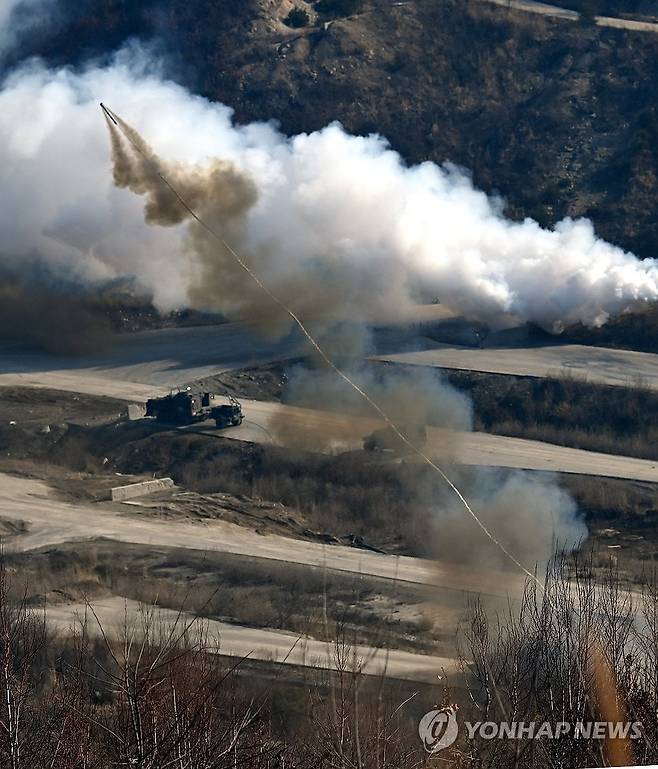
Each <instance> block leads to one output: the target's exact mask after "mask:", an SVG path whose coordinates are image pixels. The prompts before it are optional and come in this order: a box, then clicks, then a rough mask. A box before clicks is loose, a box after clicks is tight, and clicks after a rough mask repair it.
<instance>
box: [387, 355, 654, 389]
mask: <svg viewBox="0 0 658 769" xmlns="http://www.w3.org/2000/svg"><path fill="white" fill-rule="evenodd" d="M374 360H383V361H388V362H391V363H405V364H408V365H411V366H430V367H434V368H451V369H461V370H464V371H483V372H487V373H491V374H512V375H515V376H531V377H555V376H564V375H567V376H573V377H576V378H578V379H581V380H582V381H588V382H593V383H598V384H607V385H615V386H619V387H634V386H637V385H638V384H642V385H643V386H647V387H651V388H653V389H658V355H655V354H652V353H648V352H634V351H632V350H610V349H607V348H605V347H587V346H585V345H578V344H565V345H554V346H547V347H517V348H514V347H510V348H503V347H492V348H486V347H485V348H482V349H477V348H470V347H452V346H449V345H437V347H436V348H435V349H432V350H423V351H420V352H406V353H399V354H394V355H382V356H377V357H376V358H374Z"/></svg>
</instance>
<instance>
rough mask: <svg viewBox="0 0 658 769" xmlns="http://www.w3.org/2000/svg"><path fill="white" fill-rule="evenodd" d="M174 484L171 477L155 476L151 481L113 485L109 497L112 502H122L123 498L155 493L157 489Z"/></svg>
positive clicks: (170, 486)
mask: <svg viewBox="0 0 658 769" xmlns="http://www.w3.org/2000/svg"><path fill="white" fill-rule="evenodd" d="M173 485H174V482H173V480H172V479H171V478H157V479H155V480H153V481H143V482H142V483H131V484H130V485H129V486H115V487H114V488H113V489H111V490H110V498H111V499H112V501H113V502H123V500H124V499H134V498H135V497H144V496H146V495H147V494H155V493H156V492H158V491H164V490H165V489H170V488H172V487H173Z"/></svg>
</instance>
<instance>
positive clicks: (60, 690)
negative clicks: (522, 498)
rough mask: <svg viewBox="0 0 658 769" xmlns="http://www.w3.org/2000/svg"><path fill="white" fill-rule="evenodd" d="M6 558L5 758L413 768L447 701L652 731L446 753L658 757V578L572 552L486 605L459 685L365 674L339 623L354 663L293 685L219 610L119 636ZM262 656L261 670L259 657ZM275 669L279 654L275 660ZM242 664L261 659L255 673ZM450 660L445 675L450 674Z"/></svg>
mask: <svg viewBox="0 0 658 769" xmlns="http://www.w3.org/2000/svg"><path fill="white" fill-rule="evenodd" d="M21 596H22V594H21V592H20V590H19V591H18V593H16V591H15V589H14V586H11V585H10V584H9V582H8V579H7V572H6V571H5V569H4V568H2V569H1V570H0V658H1V659H2V660H3V665H2V666H1V667H0V693H1V695H2V696H0V766H2V767H8V768H11V769H21V768H23V767H24V768H25V769H27V768H28V767H29V769H33V768H36V769H40V767H44V769H45V767H47V766H48V767H52V766H58V767H62V768H63V769H69V768H71V769H73V767H75V768H76V769H78V767H79V768H80V769H83V767H89V766H94V767H101V768H103V769H104V768H105V767H108V769H109V767H111V766H138V767H143V768H144V769H146V768H147V767H148V769H164V767H169V766H173V767H176V768H177V769H178V767H181V769H202V767H203V768H204V769H208V767H212V768H213V769H221V768H222V767H226V768H227V769H228V768H229V767H236V766H241V765H246V766H250V767H254V769H261V768H262V769H265V768H267V769H275V767H278V768H279V769H280V768H281V767H283V766H287V767H296V768H297V769H303V768H304V767H309V769H310V768H311V767H313V769H355V767H360V769H386V768H387V767H388V768H390V769H411V767H416V768H417V769H421V767H427V766H429V765H433V763H430V759H428V758H427V757H426V756H424V755H423V754H422V752H421V746H420V742H419V741H418V736H417V723H418V720H419V718H420V717H421V716H422V715H423V714H424V713H425V712H426V711H428V710H430V709H432V708H433V707H435V706H436V705H447V704H448V703H453V704H455V705H457V706H458V707H459V712H458V717H459V720H460V721H466V720H469V721H494V722H499V721H501V720H503V721H516V722H525V723H528V722H531V721H534V722H536V723H541V722H542V721H544V720H545V721H548V722H549V723H551V724H553V725H554V724H556V723H557V722H569V723H571V724H574V723H576V722H578V721H584V722H588V721H611V722H616V721H634V722H639V723H641V725H642V726H641V737H640V738H639V739H637V740H606V741H603V740H587V739H574V738H573V737H572V736H571V735H568V736H564V737H562V738H561V739H558V740H550V739H535V740H527V739H524V740H519V741H516V740H505V739H503V740H500V739H496V740H481V739H479V738H476V739H473V740H468V739H467V738H466V734H465V730H464V729H463V728H462V730H461V733H460V736H459V739H458V742H457V743H456V744H455V745H454V746H453V747H452V748H450V749H448V750H445V751H443V752H442V753H441V754H440V759H441V762H442V764H444V765H445V766H446V767H454V768H455V769H494V767H495V769H507V767H509V768H510V769H512V767H514V768H515V769H521V767H532V768H533V769H543V768H544V767H547V768H548V767H551V768H553V767H564V768H565V769H566V768H567V767H573V766H585V765H587V766H594V765H599V766H601V765H616V764H619V763H621V761H622V760H623V761H624V762H625V763H627V764H633V763H649V762H651V761H655V760H656V758H658V753H657V752H656V751H657V748H656V745H657V744H658V743H657V739H658V719H657V717H656V713H657V712H658V691H657V689H656V676H655V671H656V667H657V665H658V631H657V630H656V628H657V627H658V624H657V622H656V618H657V617H658V588H657V586H656V582H655V580H654V579H652V580H649V581H648V582H645V583H644V584H643V585H642V588H641V590H640V591H639V592H638V593H636V594H634V595H633V596H630V595H629V594H627V593H625V592H623V591H622V590H621V589H620V583H619V580H618V576H617V574H616V573H615V571H614V570H612V569H611V570H609V572H608V574H607V578H606V580H604V582H603V583H602V584H601V583H595V582H594V580H593V578H592V568H591V564H590V563H588V562H560V563H557V564H556V565H555V566H554V567H553V568H552V570H551V572H550V574H549V578H548V582H547V588H546V592H545V593H541V592H540V591H538V590H537V589H536V586H535V587H534V588H533V585H532V584H529V585H528V587H527V590H526V595H525V600H524V601H523V602H522V605H521V607H520V609H519V610H514V611H511V612H510V613H509V614H507V615H503V616H499V617H495V616H491V615H490V613H488V612H487V611H486V610H485V608H484V607H483V606H481V605H479V604H477V603H474V604H473V605H472V607H471V610H470V615H469V619H468V622H467V623H466V624H465V626H464V633H463V652H464V675H463V679H462V680H461V682H457V683H455V682H453V683H454V687H453V685H452V684H451V688H445V689H443V690H441V689H439V688H438V687H437V688H434V689H430V688H428V687H425V686H418V687H416V686H414V687H412V686H410V685H405V686H401V685H396V684H394V683H392V682H387V681H386V680H382V679H368V678H367V677H364V676H362V675H360V673H359V672H358V663H355V661H354V659H353V656H352V654H351V652H350V644H349V643H348V642H347V640H346V638H345V637H344V636H341V635H340V634H339V636H338V638H337V640H336V643H335V662H336V665H337V672H336V673H333V674H329V673H322V672H320V671H317V672H311V671H307V672H306V674H303V675H301V676H300V677H298V679H297V682H296V683H287V684H286V683H283V682H282V681H281V680H280V679H278V678H277V673H276V669H274V668H272V669H270V670H269V672H267V673H265V675H260V676H258V677H259V678H260V683H256V680H255V679H254V678H253V677H252V676H251V675H250V673H249V668H248V667H247V666H246V665H244V661H240V660H233V661H231V662H228V661H226V660H222V659H221V657H219V656H218V652H219V653H220V654H221V645H220V646H218V645H217V639H214V638H212V637H210V636H209V635H208V633H207V631H206V630H205V628H204V625H203V622H202V621H197V622H194V623H193V624H192V625H189V624H186V621H185V620H184V619H183V617H182V615H181V616H180V617H179V619H178V620H177V622H176V624H173V625H172V624H169V625H163V624H162V623H161V622H159V620H158V618H157V614H155V613H149V612H147V613H146V614H144V615H143V616H142V618H141V619H140V620H138V621H137V624H134V621H132V620H130V619H129V620H127V621H126V623H125V624H124V625H123V626H120V627H119V630H118V632H116V634H114V635H110V634H107V633H104V632H103V631H102V629H101V628H100V627H99V625H98V624H97V622H96V620H95V619H94V617H93V614H92V613H91V612H90V615H89V618H88V620H87V622H86V624H83V625H82V626H81V627H79V628H78V629H77V632H76V633H75V635H73V636H69V635H66V634H65V635H63V636H62V635H60V636H57V635H54V634H53V632H52V631H51V630H49V628H48V627H47V625H45V624H44V616H43V614H42V613H41V612H40V610H39V609H38V608H37V609H33V608H31V607H30V606H29V605H28V604H27V603H26V602H25V600H23V599H22V597H21ZM252 670H254V668H252ZM260 670H261V671H262V672H265V670H266V668H262V667H261V668H260ZM241 671H244V672H243V673H242V674H241ZM437 672H438V671H437Z"/></svg>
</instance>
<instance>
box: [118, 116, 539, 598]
mask: <svg viewBox="0 0 658 769" xmlns="http://www.w3.org/2000/svg"><path fill="white" fill-rule="evenodd" d="M103 111H104V112H105V113H106V117H107V116H109V117H110V119H111V120H112V122H110V121H108V127H109V129H110V134H111V136H112V148H113V156H114V170H115V181H116V183H117V184H118V185H120V186H126V187H128V188H129V189H131V190H132V191H133V192H136V193H137V194H142V195H146V198H147V202H146V206H145V214H146V217H145V218H146V221H147V222H154V223H160V224H165V225H167V224H177V223H179V222H180V221H181V220H182V219H184V218H191V219H193V222H192V225H191V234H192V238H193V242H194V244H195V246H196V249H197V253H199V255H200V256H201V258H202V260H203V259H205V258H207V257H208V256H210V255H211V254H212V252H213V247H214V248H215V249H216V248H217V246H219V247H220V248H221V249H222V252H223V253H222V255H221V258H222V259H225V257H226V255H227V254H228V256H229V257H230V258H232V259H233V261H234V262H235V264H236V265H237V266H238V267H239V268H240V269H241V270H242V271H243V272H244V273H245V275H246V277H247V278H248V279H249V280H250V281H251V282H252V283H253V284H254V285H255V287H256V288H257V289H259V290H260V292H261V293H262V294H264V295H265V296H266V298H267V299H268V300H269V303H270V304H271V305H272V306H274V307H275V308H276V309H277V310H278V311H281V312H282V313H284V314H285V315H287V316H288V318H289V319H290V320H291V321H292V322H293V323H294V324H295V325H296V326H297V327H298V329H299V330H300V331H301V332H302V334H303V336H304V337H305V338H306V340H307V341H308V343H309V344H310V346H311V348H312V349H313V350H314V351H315V352H316V353H317V354H318V356H319V357H320V359H321V360H322V362H323V363H324V364H325V365H326V366H327V368H328V369H329V370H330V371H332V372H333V373H334V374H335V375H336V376H337V377H338V379H339V380H342V381H343V382H344V383H345V384H346V385H348V386H349V387H350V388H351V389H352V390H353V391H354V392H355V393H356V394H357V395H359V396H360V397H361V398H362V400H363V401H364V402H365V403H366V404H367V405H368V406H369V407H370V409H371V411H372V412H373V413H374V414H375V415H376V416H378V417H379V418H380V419H382V420H383V422H385V424H386V425H387V426H388V427H389V428H390V430H391V431H392V432H393V433H394V435H395V436H396V437H397V439H398V440H399V441H400V443H401V444H403V445H404V446H406V447H407V448H408V449H409V450H411V452H413V454H415V455H416V456H417V457H418V458H419V459H420V460H422V461H423V462H424V463H425V464H426V465H427V466H428V467H429V468H430V469H431V470H433V471H434V472H435V473H436V474H437V475H438V476H439V477H440V478H441V480H442V481H443V482H444V483H445V484H446V485H447V486H448V488H449V489H450V490H451V491H452V492H453V494H454V495H455V497H456V498H457V500H458V502H459V504H460V505H461V506H462V507H463V509H464V510H465V511H466V512H467V513H468V514H469V515H470V516H471V518H472V520H473V521H474V522H475V523H476V524H477V526H478V527H479V529H480V531H481V532H482V534H484V535H485V537H486V538H487V539H488V540H489V541H490V542H491V543H492V544H493V545H494V546H495V547H496V548H497V549H498V550H499V551H500V552H501V553H502V554H503V555H504V556H505V558H507V560H508V561H510V562H511V563H512V564H513V565H514V566H516V567H517V568H518V569H520V570H521V571H522V572H523V573H524V574H525V575H526V576H527V577H528V578H529V579H531V580H533V581H535V582H537V584H539V586H540V587H541V586H542V585H541V582H539V580H538V579H537V576H536V575H535V574H533V572H532V571H530V570H528V568H526V566H524V565H523V564H522V563H521V561H519V560H518V559H517V557H516V556H515V555H514V553H513V552H511V551H510V550H509V549H508V548H507V547H506V546H505V544H503V542H502V541H501V540H500V539H498V537H497V536H496V533H495V532H494V531H493V530H492V529H490V528H489V527H488V526H487V525H486V524H485V523H484V522H483V520H482V519H481V518H480V516H479V515H478V514H477V512H476V511H475V510H474V509H473V507H472V506H471V504H470V503H469V501H468V500H467V499H466V497H465V496H464V494H463V493H462V491H461V490H460V489H459V487H458V486H457V485H456V484H455V483H454V481H453V480H452V479H451V478H450V477H449V476H448V475H447V474H446V472H445V471H444V470H443V468H442V467H440V466H439V465H438V464H437V461H436V460H435V459H434V458H432V457H430V456H429V455H428V453H426V452H425V451H424V449H423V448H421V447H420V446H419V445H417V443H416V442H415V441H414V440H413V439H410V438H409V437H408V436H407V434H406V431H403V428H401V427H400V426H399V425H398V424H396V422H394V421H393V419H391V417H390V416H389V414H388V413H387V412H386V411H385V410H384V409H383V408H382V406H381V405H380V404H379V403H378V402H376V401H375V400H373V398H372V397H371V395H370V394H369V393H368V392H367V391H366V390H365V389H363V387H361V386H360V385H359V384H357V382H356V381H355V380H354V379H353V378H351V377H350V376H349V374H347V373H346V372H345V371H344V370H343V369H342V368H339V367H338V366H337V365H336V364H335V363H334V361H333V359H332V358H331V357H329V355H328V354H327V353H326V352H325V350H324V349H323V347H321V346H320V344H319V342H318V341H317V339H316V338H315V336H314V334H313V333H312V331H311V330H310V329H309V327H308V326H307V325H306V324H305V323H304V322H303V321H302V320H301V319H300V317H299V316H298V315H297V314H296V313H295V311H294V310H293V309H292V308H291V307H290V306H289V305H288V304H287V302H286V299H285V298H283V299H282V298H281V297H279V296H277V295H276V294H275V293H274V292H273V291H272V290H271V289H270V288H269V287H268V286H267V285H266V284H265V283H264V282H263V281H262V280H261V278H260V277H259V275H258V274H257V273H256V272H255V271H254V270H253V269H252V268H251V267H250V266H249V265H248V264H247V263H246V262H245V261H244V259H243V257H242V255H241V254H240V253H238V252H237V251H236V250H235V249H234V248H233V247H232V246H231V245H229V244H228V243H227V241H226V240H225V238H224V235H223V232H225V231H226V230H227V229H228V227H230V223H231V221H233V220H235V221H236V222H241V220H242V217H243V215H244V213H245V212H246V210H247V209H248V206H250V205H251V204H252V203H253V202H255V201H252V200H250V199H249V196H248V195H246V194H245V191H246V190H248V189H249V183H248V180H247V179H246V178H244V177H243V176H241V175H240V174H238V173H236V172H235V170H234V169H233V168H232V167H230V166H225V165H221V166H217V165H215V166H211V168H210V169H206V171H205V175H200V172H199V171H197V170H190V169H181V168H176V167H173V168H171V174H172V177H173V178H174V180H175V181H172V180H171V179H170V178H169V175H168V173H167V169H166V166H165V164H164V163H163V162H162V161H161V160H160V159H159V158H158V157H157V155H155V154H154V153H153V151H152V150H151V149H150V147H149V146H148V145H147V144H146V142H145V141H144V140H143V139H142V137H141V136H140V135H139V134H138V133H137V131H136V130H135V129H134V128H132V127H131V126H130V125H128V124H127V123H126V122H125V121H124V120H122V119H121V118H120V117H118V116H117V115H115V114H114V113H113V112H111V111H109V110H107V109H106V108H105V107H103ZM117 126H118V130H120V131H121V133H122V134H123V136H124V137H125V139H126V140H127V142H128V145H129V148H130V150H132V157H129V156H128V155H127V154H126V152H125V151H124V148H123V145H122V142H121V138H120V137H119V136H118V132H117ZM176 182H178V184H176ZM178 185H180V186H178ZM162 190H165V191H166V194H164V196H163V193H162ZM186 192H188V193H189V195H190V197H189V198H188V197H187V196H186V194H185V193H186ZM231 193H234V195H231ZM223 197H226V198H227V199H230V200H233V201H240V203H241V204H240V205H238V204H237V203H236V205H235V206H228V207H226V208H225V209H222V208H221V207H220V206H219V204H220V203H221V199H222V198H223ZM193 202H196V204H197V205H198V206H199V207H200V208H199V211H197V210H195V209H194V208H193V207H192V203H193ZM208 204H210V205H211V206H212V208H210V209H209V210H208V214H211V213H212V211H213V210H214V212H215V216H214V222H213V223H212V224H211V223H210V221H205V219H204V218H203V216H202V214H201V213H200V211H204V210H205V209H206V206H207V205H208ZM176 209H178V214H176ZM213 225H214V226H213ZM217 227H221V228H222V230H219V229H217Z"/></svg>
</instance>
